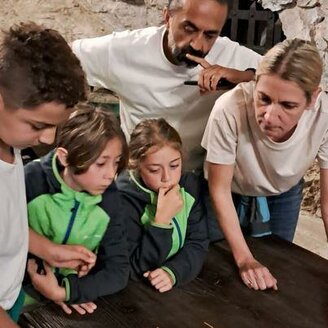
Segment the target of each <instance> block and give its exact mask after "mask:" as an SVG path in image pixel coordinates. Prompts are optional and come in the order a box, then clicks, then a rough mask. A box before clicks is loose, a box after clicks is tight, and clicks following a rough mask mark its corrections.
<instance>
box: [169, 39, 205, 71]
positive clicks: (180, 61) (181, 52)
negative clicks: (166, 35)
mask: <svg viewBox="0 0 328 328" xmlns="http://www.w3.org/2000/svg"><path fill="white" fill-rule="evenodd" d="M186 54H190V55H193V56H196V57H201V58H204V57H205V56H206V55H207V53H204V52H202V51H200V50H195V49H193V48H192V47H191V46H190V45H189V46H186V47H183V48H178V47H177V46H176V45H173V47H172V58H173V61H174V62H175V64H176V65H179V66H186V67H187V68H194V67H196V66H197V65H198V63H196V62H194V61H193V60H191V59H189V58H187V57H186Z"/></svg>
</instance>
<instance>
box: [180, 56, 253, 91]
mask: <svg viewBox="0 0 328 328" xmlns="http://www.w3.org/2000/svg"><path fill="white" fill-rule="evenodd" d="M186 56H187V57H188V59H191V60H193V61H194V62H196V63H198V64H199V65H201V66H202V67H203V68H204V69H203V70H202V71H201V72H200V73H199V77H198V86H199V89H200V93H201V94H202V95H204V94H208V93H210V92H213V91H216V90H217V85H218V83H219V81H220V80H221V79H226V80H227V81H229V82H231V83H233V84H237V83H240V82H246V81H250V80H252V78H253V77H254V73H253V72H252V71H239V70H237V69H233V68H227V67H223V66H220V65H211V64H210V63H209V62H207V61H206V60H205V59H204V58H201V57H196V56H193V55H190V54H187V55H186Z"/></svg>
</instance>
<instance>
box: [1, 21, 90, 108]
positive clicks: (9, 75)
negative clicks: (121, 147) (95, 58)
mask: <svg viewBox="0 0 328 328" xmlns="http://www.w3.org/2000/svg"><path fill="white" fill-rule="evenodd" d="M86 90H87V87H86V79H85V75H84V72H83V70H82V67H81V64H80V62H79V60H78V59H77V57H76V56H75V55H74V54H73V52H72V50H71V48H70V47H69V45H68V44H67V42H66V41H65V39H64V38H63V37H62V36H61V35H60V34H59V33H58V32H57V31H55V30H52V29H46V28H43V27H41V26H39V25H37V24H35V23H33V22H30V23H21V24H19V25H14V26H13V27H11V28H10V29H9V31H7V32H5V31H3V33H2V35H1V36H0V94H1V96H2V98H3V101H4V104H5V106H6V107H7V108H8V109H17V108H25V109H26V108H34V107H37V106H39V105H41V104H43V103H48V102H52V101H54V102H57V103H59V104H64V105H65V106H66V107H67V108H72V107H74V106H75V105H76V104H77V103H78V102H79V101H83V100H86Z"/></svg>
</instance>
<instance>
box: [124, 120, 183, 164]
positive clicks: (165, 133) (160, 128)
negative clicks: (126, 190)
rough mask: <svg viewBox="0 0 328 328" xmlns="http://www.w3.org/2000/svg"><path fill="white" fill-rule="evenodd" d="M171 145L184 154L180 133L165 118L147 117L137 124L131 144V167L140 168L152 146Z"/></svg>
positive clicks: (132, 134)
mask: <svg viewBox="0 0 328 328" xmlns="http://www.w3.org/2000/svg"><path fill="white" fill-rule="evenodd" d="M166 145H169V146H170V147H173V148H174V149H176V150H177V151H179V152H180V154H181V156H183V153H182V152H183V150H182V141H181V138H180V136H179V133H178V132H177V131H176V130H175V129H174V128H173V127H172V126H171V125H170V124H169V123H167V122H166V120H165V119H163V118H159V119H147V120H143V121H141V122H140V123H139V124H137V125H136V127H135V128H134V130H133V132H132V133H131V140H130V144H129V155H130V158H129V169H132V170H138V168H139V164H140V162H141V161H142V160H143V159H144V158H145V156H146V155H147V153H148V151H149V149H150V148H151V147H154V146H155V147H157V148H158V149H160V148H162V147H163V146H166Z"/></svg>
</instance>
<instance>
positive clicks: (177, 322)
mask: <svg viewBox="0 0 328 328" xmlns="http://www.w3.org/2000/svg"><path fill="white" fill-rule="evenodd" d="M247 241H248V244H249V246H250V248H251V250H252V251H253V253H254V255H255V256H256V258H257V259H258V260H260V261H261V262H262V263H263V264H265V265H267V266H268V268H269V269H270V270H271V272H272V273H273V274H274V276H275V277H276V278H277V279H278V287H279V290H278V291H273V290H268V291H264V292H261V291H253V290H249V289H248V288H246V287H245V286H244V285H243V284H242V282H241V280H240V279H239V275H238V272H237V270H236V268H235V266H234V263H233V260H232V256H231V252H230V250H229V248H228V246H227V244H226V242H219V243H217V244H215V245H212V246H211V248H210V251H209V253H208V256H207V259H206V262H205V265H204V269H203V271H202V272H201V274H200V276H199V278H197V279H196V280H195V281H194V282H192V283H190V284H188V285H187V286H185V287H183V288H175V289H173V290H172V291H170V292H167V293H164V294H160V293H158V292H156V291H155V290H154V289H153V288H151V287H149V286H147V285H145V284H143V283H136V282H131V283H129V286H128V287H127V288H126V289H125V290H124V291H122V292H120V293H118V294H116V295H112V296H107V297H103V298H101V299H100V300H99V301H97V305H98V309H97V310H96V311H95V312H94V314H92V315H85V316H79V315H78V314H73V315H70V316H68V315H65V314H63V312H62V311H61V309H59V308H58V307H57V306H55V305H47V306H44V307H41V308H38V309H36V310H34V311H32V312H29V313H25V314H24V315H23V316H22V317H21V322H20V324H21V326H22V327H37V328H41V327H42V328H43V327H44V328H49V327H54V328H57V327H65V328H71V327H78V328H87V327H88V328H90V327H91V328H98V327H99V328H102V327H106V328H123V327H124V328H139V327H140V328H175V327H177V328H182V327H183V328H189V327H190V328H202V327H203V328H211V327H215V328H257V327H259V328H268V327H277V328H278V327H279V328H288V327H293V328H296V327H297V328H300V327H304V328H321V327H322V328H327V327H328V261H327V260H325V259H323V258H321V257H319V256H317V255H315V254H313V253H311V252H309V251H307V250H305V249H303V248H301V247H298V246H296V245H294V244H291V243H288V242H286V241H283V240H281V239H279V238H277V237H273V236H270V237H265V238H261V239H254V238H249V239H247Z"/></svg>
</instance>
